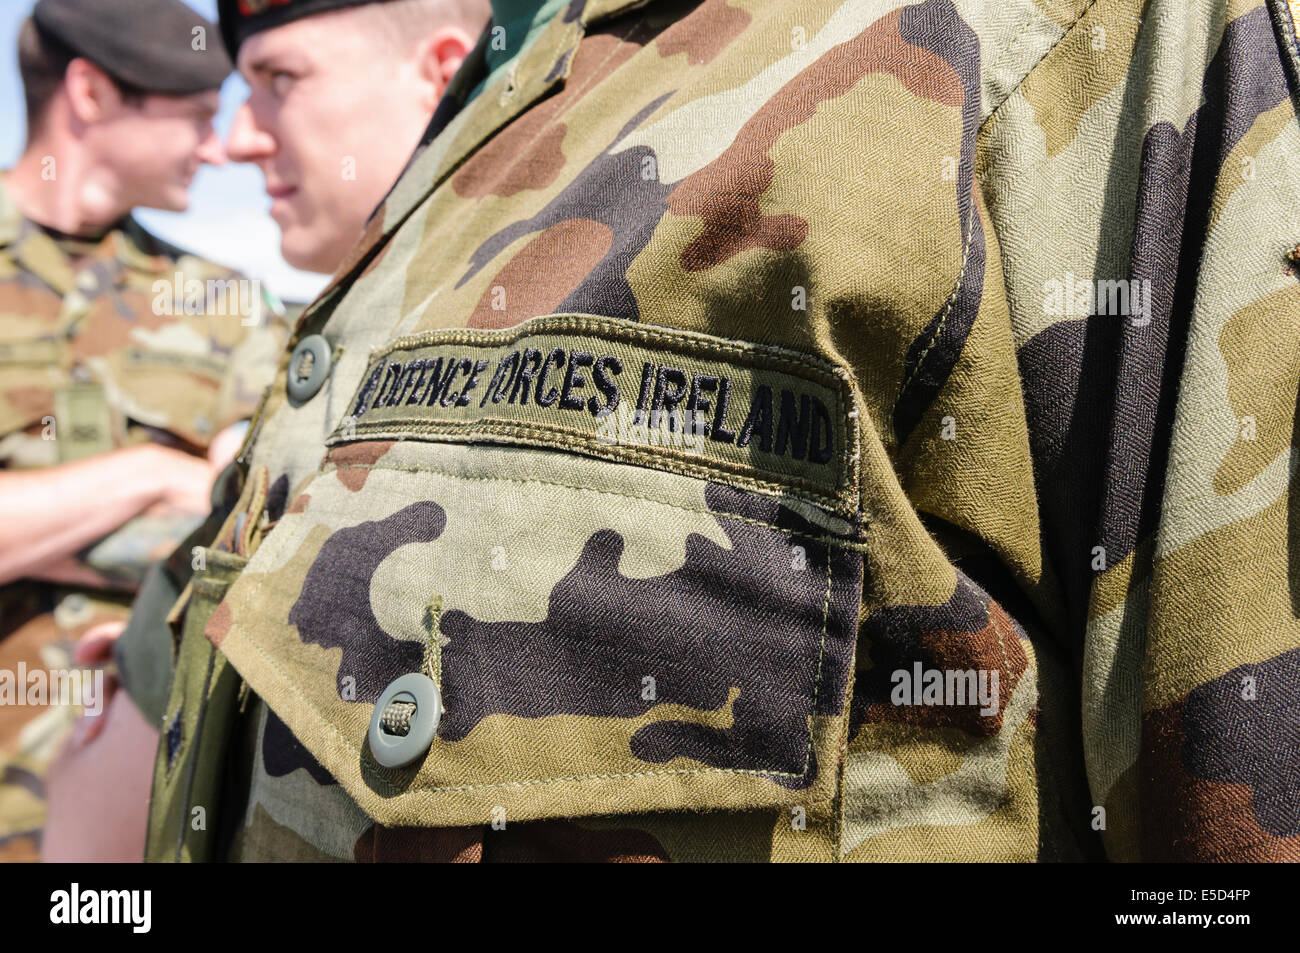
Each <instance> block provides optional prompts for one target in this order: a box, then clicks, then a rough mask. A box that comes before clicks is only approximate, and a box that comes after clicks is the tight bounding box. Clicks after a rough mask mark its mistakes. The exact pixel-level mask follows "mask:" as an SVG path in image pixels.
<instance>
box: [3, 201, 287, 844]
mask: <svg viewBox="0 0 1300 953" xmlns="http://www.w3.org/2000/svg"><path fill="white" fill-rule="evenodd" d="M275 307H278V303H277V302H275V301H274V299H273V298H271V297H269V296H267V295H265V294H264V293H263V292H262V291H261V289H260V287H259V286H258V284H257V283H256V282H249V281H247V280H244V279H243V278H242V276H241V275H239V274H238V273H236V272H233V271H231V270H229V269H226V268H222V267H220V266H218V265H215V264H213V263H211V262H207V261H203V260H202V259H199V258H196V257H194V256H193V255H189V254H187V253H184V252H182V251H181V250H179V249H177V248H174V247H172V246H171V245H168V244H166V243H165V242H162V241H160V240H159V239H157V238H155V237H154V236H152V235H150V234H149V233H148V232H146V231H145V230H144V229H143V228H142V227H141V226H140V225H139V224H138V223H137V222H136V221H135V220H134V219H133V218H130V217H128V218H126V219H125V220H123V222H122V223H121V224H120V225H119V226H118V227H115V228H112V229H110V230H108V231H107V232H106V233H105V234H104V235H103V236H102V237H101V238H99V239H97V240H94V241H86V240H78V239H74V238H71V237H66V236H56V235H54V234H52V233H50V232H48V231H46V230H45V229H42V228H41V227H40V226H38V225H37V224H35V223H34V222H32V221H30V220H28V219H26V218H24V217H23V216H22V215H21V213H20V212H19V210H18V208H17V206H16V205H15V203H14V202H13V200H12V198H11V197H10V195H9V194H8V192H7V191H6V189H5V187H4V184H3V181H2V180H0V470H18V469H25V470H30V469H39V468H44V467H51V466H55V465H58V464H60V463H65V462H69V461H72V460H78V459H82V458H86V457H93V456H95V455H98V454H102V453H105V452H108V451H111V450H114V449H118V448H121V447H125V446H128V445H131V444H136V443H144V442H153V443H158V444H162V445H165V446H169V447H174V448H177V449H179V450H182V451H184V452H187V453H190V454H193V455H196V456H199V457H204V456H206V453H207V447H208V444H209V441H210V440H211V439H212V438H213V437H214V436H216V435H217V434H218V433H220V432H221V431H222V430H223V429H224V428H226V427H228V426H230V425H231V424H234V423H236V422H238V421H241V420H244V419H247V418H248V417H250V416H252V413H253V411H254V410H255V409H256V404H257V401H258V400H259V399H260V397H261V394H262V392H263V391H264V390H265V388H266V385H267V383H269V381H270V380H271V377H272V375H273V374H274V371H275V366H276V359H277V357H278V355H279V353H280V351H281V350H282V349H283V345H284V341H285V338H286V332H287V328H286V327H285V325H284V323H283V322H282V321H281V320H280V319H278V318H277V317H276V316H275V315H274V313H273V309H274V308H275ZM202 522H203V517H202V516H195V515H193V514H190V513H182V512H179V511H177V510H174V509H171V508H167V507H161V506H159V507H153V508H151V509H149V510H146V511H145V512H144V513H142V514H140V515H138V516H136V517H134V518H132V519H130V520H128V521H127V522H126V523H124V524H123V525H122V526H120V527H118V528H117V529H115V530H114V531H113V532H111V533H109V534H108V535H107V536H105V537H103V538H102V539H99V540H97V541H96V542H94V543H92V544H91V545H90V546H87V547H86V548H85V549H83V550H82V551H81V552H80V553H78V554H76V556H75V557H74V560H73V562H74V563H75V564H76V569H77V570H78V580H79V581H78V582H77V584H75V585H53V584H50V583H47V582H43V581H38V580H35V579H19V580H16V581H14V582H11V583H8V584H6V585H3V586H0V672H4V673H6V674H7V675H9V676H11V677H15V678H19V679H21V678H22V675H21V673H22V672H23V670H24V669H23V667H24V666H25V667H26V670H27V671H28V672H31V671H33V670H37V669H41V670H44V669H49V670H58V671H65V670H69V669H70V668H72V667H74V666H73V663H72V648H73V646H74V645H75V643H76V641H77V639H79V638H80V637H81V635H83V634H84V633H85V632H86V631H87V630H88V629H90V628H91V627H92V626H94V625H96V624H98V623H100V622H107V621H111V620H120V619H125V618H126V617H127V614H128V611H129V605H130V601H131V595H132V593H133V591H134V590H135V589H136V587H137V586H138V585H139V584H140V582H141V580H142V579H143V577H144V575H145V572H146V570H147V569H148V567H149V566H150V564H151V563H153V562H154V561H155V560H159V559H161V558H162V557H164V556H166V555H167V554H168V553H169V552H171V551H172V549H173V548H175V546H176V544H177V543H178V542H180V541H181V540H182V539H183V538H184V537H185V536H186V535H187V534H188V533H190V532H191V531H193V530H194V529H195V528H196V527H197V526H198V525H199V524H201V523H202ZM148 635H149V638H148V639H147V640H146V641H147V642H149V643H154V644H156V643H158V642H159V641H160V640H161V642H162V644H163V651H164V652H165V651H166V632H165V630H163V631H161V632H160V631H158V630H157V628H155V629H154V630H153V631H151V632H150V633H148ZM15 673H18V674H16V675H15ZM49 702H50V704H49V705H48V707H35V706H22V705H18V706H15V705H13V704H12V699H11V700H10V704H9V705H7V706H6V707H4V708H3V710H2V711H0V859H33V860H34V859H36V855H37V851H38V847H39V837H40V830H41V826H42V823H43V820H44V816H45V806H44V780H43V779H44V776H45V772H46V769H47V767H48V764H49V762H50V759H51V758H52V756H53V754H54V752H55V751H56V750H57V748H58V746H59V745H60V744H61V743H62V741H63V739H64V738H65V737H66V736H67V733H68V731H69V729H70V727H71V725H72V724H73V722H74V721H75V719H76V717H77V714H78V709H77V708H76V707H75V706H70V705H61V704H55V700H53V699H50V700H49Z"/></svg>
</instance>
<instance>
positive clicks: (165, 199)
mask: <svg viewBox="0 0 1300 953" xmlns="http://www.w3.org/2000/svg"><path fill="white" fill-rule="evenodd" d="M136 204H137V205H143V206H144V207H145V208H155V209H158V210H159V211H163V212H184V211H186V210H187V209H188V208H189V207H190V194H189V192H188V191H187V190H184V189H182V190H180V191H179V192H178V191H168V192H164V193H163V194H162V195H156V196H153V200H152V201H145V202H137V203H136Z"/></svg>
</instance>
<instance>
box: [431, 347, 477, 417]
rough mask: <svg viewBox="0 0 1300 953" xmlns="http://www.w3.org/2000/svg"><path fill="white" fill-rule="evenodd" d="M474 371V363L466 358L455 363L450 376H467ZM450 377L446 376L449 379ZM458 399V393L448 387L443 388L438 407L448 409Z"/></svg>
mask: <svg viewBox="0 0 1300 953" xmlns="http://www.w3.org/2000/svg"><path fill="white" fill-rule="evenodd" d="M473 369H474V362H473V361H471V360H470V359H469V358H468V357H462V358H461V359H460V360H459V361H457V362H456V363H455V365H454V366H453V368H452V374H468V373H469V372H470V371H471V370H473ZM450 376H451V375H448V377H449V378H450ZM459 399H460V391H455V390H452V389H451V388H450V387H448V388H444V389H443V393H442V396H441V397H439V398H438V406H439V407H450V406H451V405H452V403H453V402H454V401H457V400H459Z"/></svg>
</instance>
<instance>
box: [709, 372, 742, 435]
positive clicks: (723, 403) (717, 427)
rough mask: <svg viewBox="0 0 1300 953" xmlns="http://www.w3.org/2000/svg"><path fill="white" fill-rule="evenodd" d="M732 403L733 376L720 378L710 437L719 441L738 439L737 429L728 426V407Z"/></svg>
mask: <svg viewBox="0 0 1300 953" xmlns="http://www.w3.org/2000/svg"><path fill="white" fill-rule="evenodd" d="M730 404H731V378H730V377H722V378H719V379H718V406H717V409H716V410H715V411H714V412H713V426H712V427H711V428H710V429H709V439H710V440H716V441H718V443H731V441H733V440H735V439H736V431H734V430H728V429H727V427H726V420H727V409H728V407H729V406H730Z"/></svg>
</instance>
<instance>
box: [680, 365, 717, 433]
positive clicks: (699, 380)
mask: <svg viewBox="0 0 1300 953" xmlns="http://www.w3.org/2000/svg"><path fill="white" fill-rule="evenodd" d="M717 389H718V379H717V378H716V377H711V376H709V375H708V374H692V375H691V396H690V398H688V399H687V401H686V429H687V430H688V431H691V432H694V433H697V434H700V435H701V436H707V435H708V433H709V425H708V424H707V423H698V421H702V420H704V418H705V416H706V415H707V414H708V412H709V411H710V410H712V409H713V405H712V404H711V403H710V402H709V399H708V398H707V397H704V396H702V395H703V392H704V391H710V392H712V391H715V390H717Z"/></svg>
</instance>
